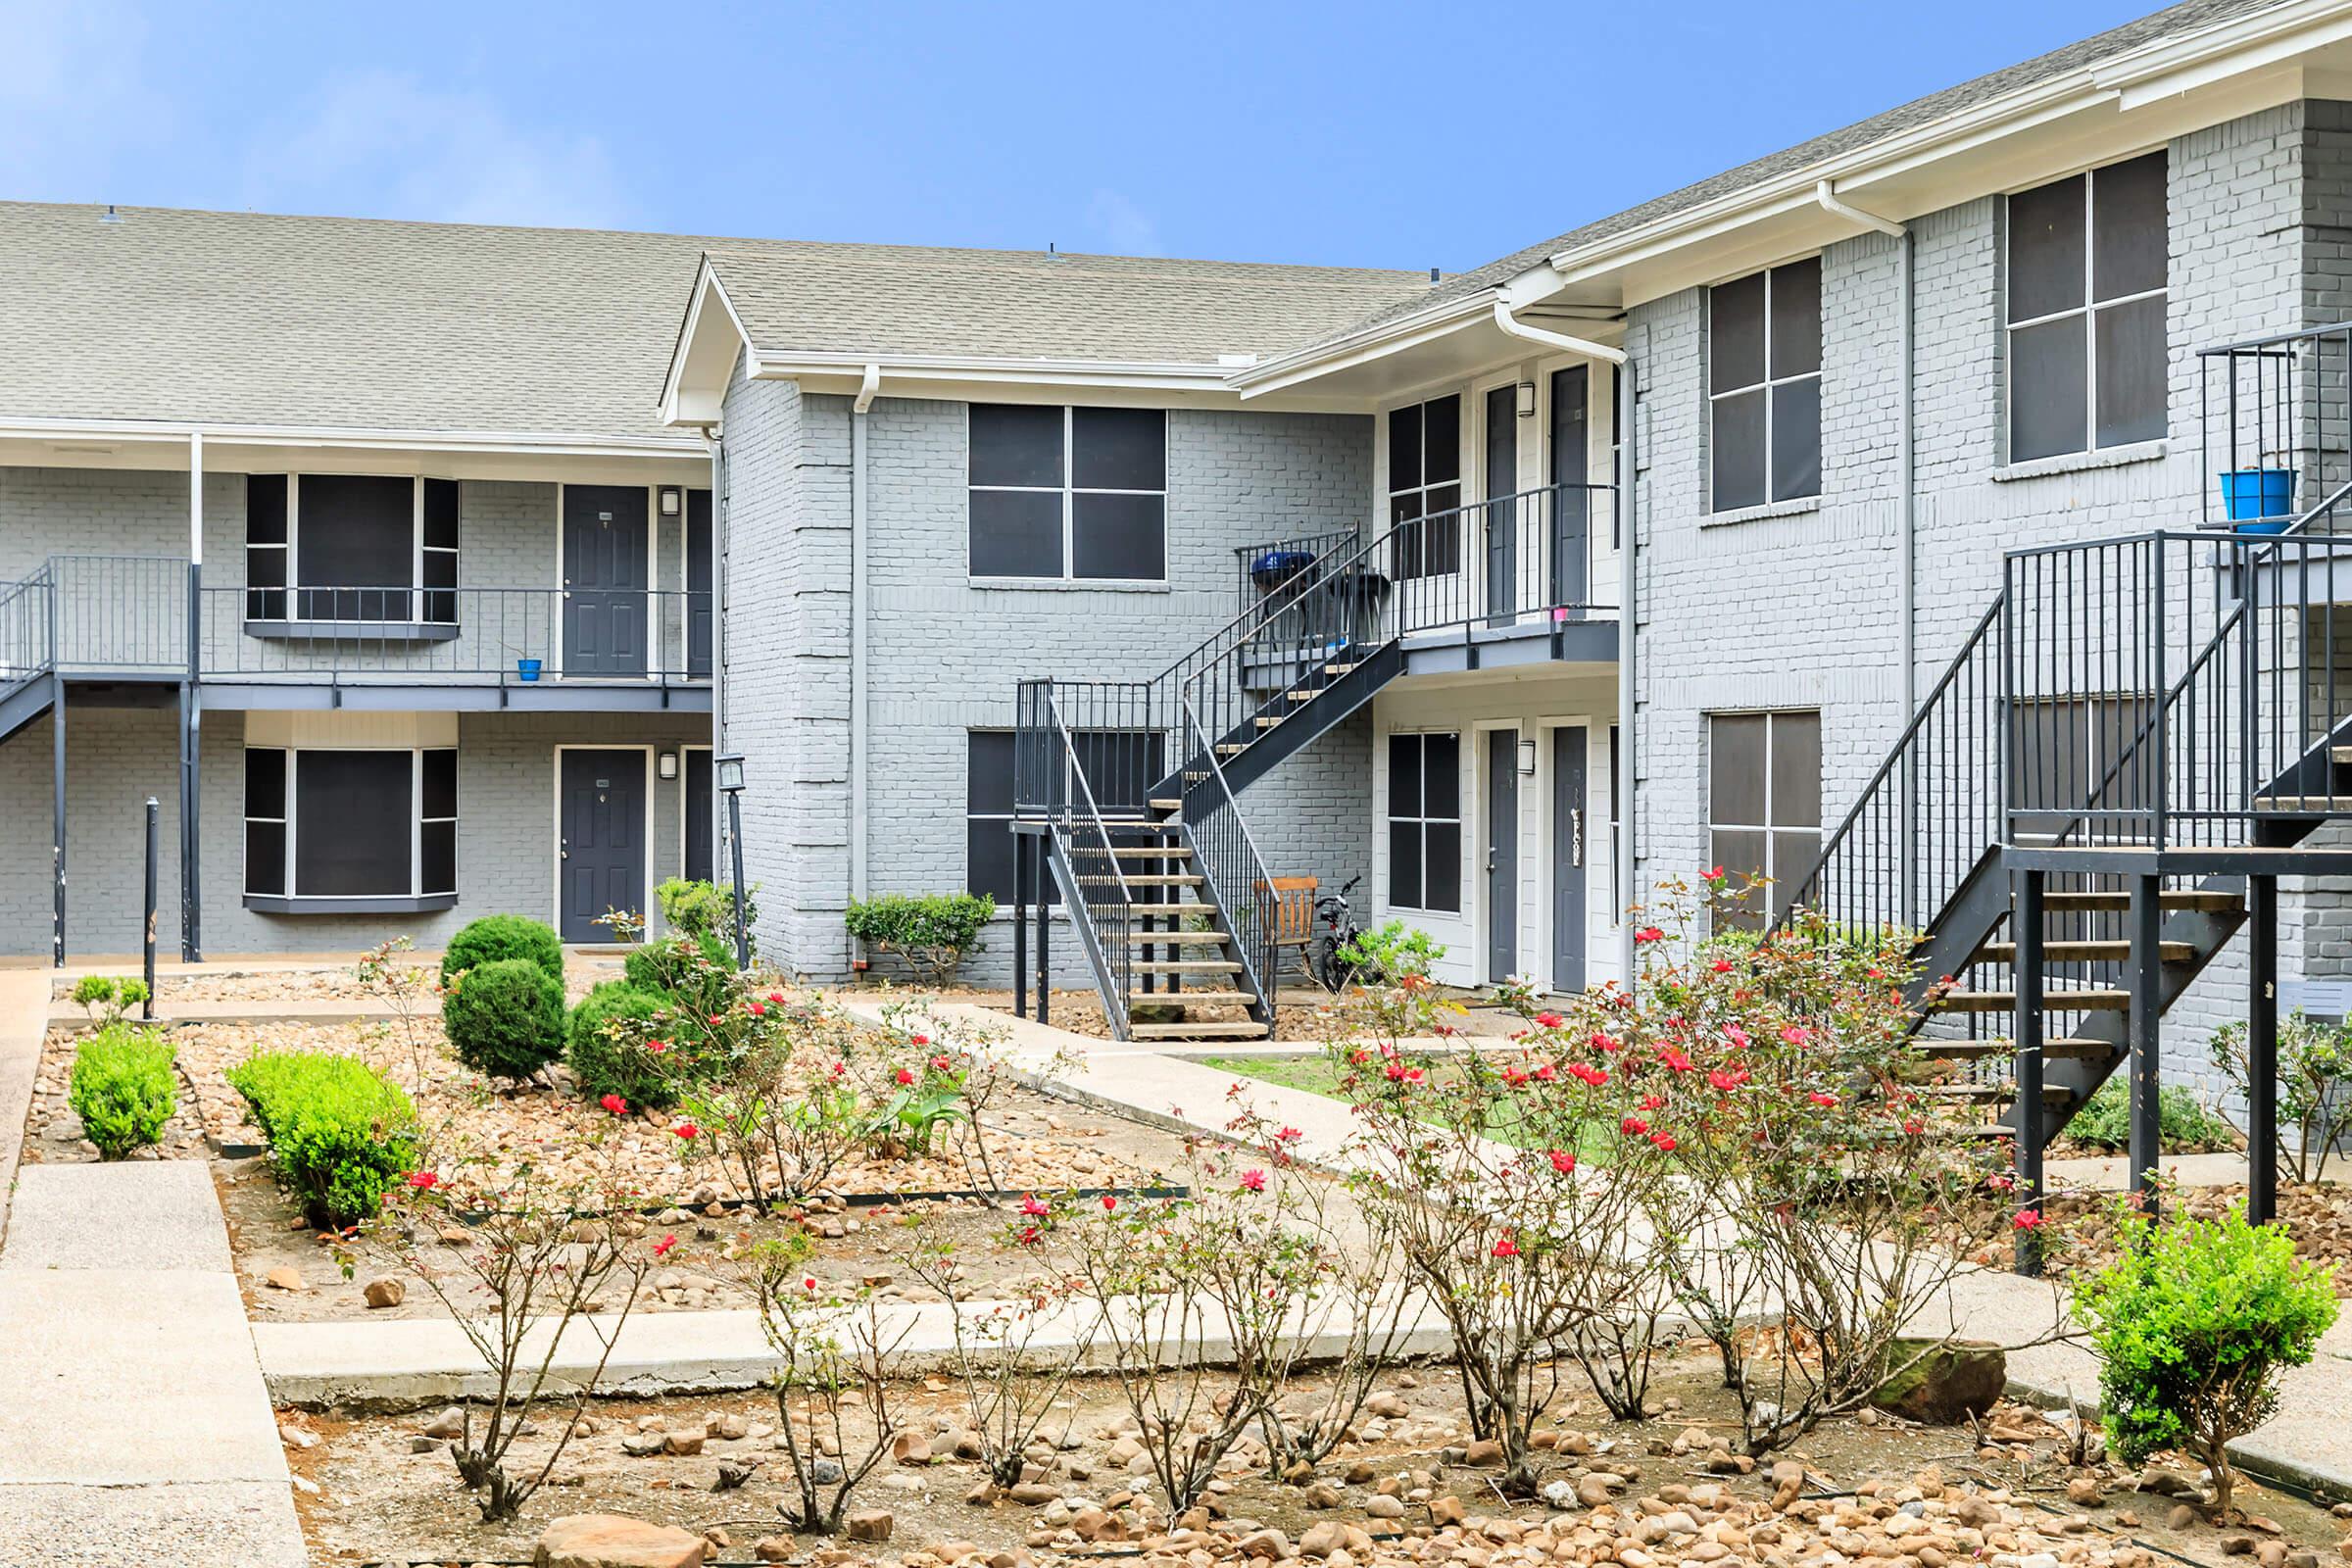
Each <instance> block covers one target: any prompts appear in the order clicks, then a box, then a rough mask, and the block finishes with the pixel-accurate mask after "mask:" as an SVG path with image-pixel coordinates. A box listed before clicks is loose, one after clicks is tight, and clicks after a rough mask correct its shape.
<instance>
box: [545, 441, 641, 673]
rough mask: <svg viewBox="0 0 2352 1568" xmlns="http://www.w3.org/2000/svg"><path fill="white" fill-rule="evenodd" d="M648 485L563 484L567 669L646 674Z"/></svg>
mask: <svg viewBox="0 0 2352 1568" xmlns="http://www.w3.org/2000/svg"><path fill="white" fill-rule="evenodd" d="M649 564H650V563H649V562H648V559H647V554H646V519H645V491H644V490H643V489H641V488H639V487H637V486H634V485H617V484H573V485H565V486H564V674H566V675H642V674H644V673H645V668H646V666H645V631H646V627H645V620H646V615H645V599H646V589H647V588H648V587H650V586H651V584H650V583H649V582H648V580H647V571H648V567H649Z"/></svg>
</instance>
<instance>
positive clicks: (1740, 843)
mask: <svg viewBox="0 0 2352 1568" xmlns="http://www.w3.org/2000/svg"><path fill="white" fill-rule="evenodd" d="M1707 842H1708V846H1709V848H1708V854H1707V863H1708V864H1709V865H1720V866H1722V867H1723V874H1724V875H1725V876H1727V877H1729V878H1731V880H1732V884H1733V886H1735V887H1737V886H1738V885H1739V884H1740V879H1741V878H1743V877H1750V876H1762V875H1763V874H1764V854H1765V844H1764V835H1763V834H1762V833H1761V832H1754V831H1750V830H1748V829H1746V828H1737V829H1734V828H1717V829H1716V830H1715V831H1714V832H1713V833H1711V834H1709V835H1708V837H1707Z"/></svg>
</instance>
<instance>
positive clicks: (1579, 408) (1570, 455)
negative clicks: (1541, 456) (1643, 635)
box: [1548, 365, 1593, 606]
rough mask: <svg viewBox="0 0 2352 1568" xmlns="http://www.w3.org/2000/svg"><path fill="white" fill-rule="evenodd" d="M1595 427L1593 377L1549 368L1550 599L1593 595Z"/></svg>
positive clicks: (1563, 601)
mask: <svg viewBox="0 0 2352 1568" xmlns="http://www.w3.org/2000/svg"><path fill="white" fill-rule="evenodd" d="M1591 429H1592V377H1591V375H1590V374H1589V373H1588V371H1587V369H1586V368H1585V367H1584V366H1581V365H1576V366H1571V367H1569V368H1567V369H1565V370H1554V371H1552V372H1551V482H1552V483H1553V484H1554V485H1557V486H1559V487H1560V488H1559V489H1558V490H1557V491H1556V492H1555V494H1554V495H1553V498H1552V510H1551V568H1550V571H1549V573H1548V576H1549V578H1550V588H1551V602H1552V603H1553V604H1555V605H1571V606H1582V605H1583V604H1585V603H1586V602H1587V601H1588V600H1590V599H1591V598H1592V597H1593V583H1592V551H1593V538H1592V535H1593V492H1592V491H1590V490H1587V489H1585V488H1583V486H1584V485H1585V484H1586V483H1588V482H1589V481H1590V480H1591V478H1592V468H1591V456H1590V454H1589V453H1588V451H1587V449H1586V439H1587V437H1588V435H1589V434H1590V432H1591Z"/></svg>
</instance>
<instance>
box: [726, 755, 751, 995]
mask: <svg viewBox="0 0 2352 1568" xmlns="http://www.w3.org/2000/svg"><path fill="white" fill-rule="evenodd" d="M727 852H728V858H730V859H731V860H732V861H733V862H734V870H735V967H736V968H738V969H749V968H750V967H751V966H752V934H751V932H750V931H748V930H746V929H745V928H744V923H743V791H741V790H729V791H727Z"/></svg>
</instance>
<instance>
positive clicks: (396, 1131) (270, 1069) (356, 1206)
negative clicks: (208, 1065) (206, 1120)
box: [228, 1051, 421, 1230]
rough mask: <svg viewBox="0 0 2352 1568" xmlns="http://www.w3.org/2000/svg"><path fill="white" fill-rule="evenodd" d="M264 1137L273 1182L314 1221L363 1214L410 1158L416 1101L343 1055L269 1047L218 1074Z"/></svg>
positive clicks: (338, 1223)
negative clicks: (223, 1076)
mask: <svg viewBox="0 0 2352 1568" xmlns="http://www.w3.org/2000/svg"><path fill="white" fill-rule="evenodd" d="M228 1083H229V1087H230V1088H232V1089H234V1090H235V1091H236V1092H237V1093H238V1094H240V1095H242V1096H244V1097H245V1103H246V1105H247V1106H248V1107H249V1108H250V1109H251V1110H252V1112H253V1119H254V1122H255V1123H256V1124H257V1125H258V1126H259V1127H260V1128H261V1129H262V1136H263V1137H264V1138H265V1139H267V1140H268V1141H269V1144H270V1165H271V1167H272V1168H273V1169H274V1170H275V1171H276V1173H277V1179H278V1180H279V1181H280V1182H282V1183H283V1184H284V1185H285V1187H286V1189H287V1190H288V1191H289V1192H291V1193H292V1194H293V1195H294V1198H295V1200H296V1201H298V1202H300V1203H301V1204H302V1211H303V1217H304V1218H305V1219H307V1220H309V1221H310V1222H311V1223H312V1224H314V1225H319V1226H327V1227H331V1228H334V1229H338V1230H339V1229H342V1228H343V1227H345V1226H350V1225H357V1224H359V1223H360V1222H361V1221H363V1220H366V1219H369V1218H371V1217H373V1215H374V1214H375V1211H376V1210H377V1209H378V1208H380V1207H382V1206H383V1201H384V1194H385V1193H386V1192H387V1191H389V1190H390V1189H391V1188H392V1187H393V1186H394V1185H396V1184H397V1183H398V1182H399V1181H400V1180H401V1179H402V1178H403V1177H404V1176H405V1175H407V1173H408V1172H409V1170H410V1169H411V1168H412V1167H414V1166H415V1164H416V1163H417V1152H418V1150H419V1148H420V1147H421V1140H420V1138H419V1136H418V1133H417V1108H416V1106H415V1105H413V1104H411V1103H410V1102H409V1097H408V1096H407V1095H406V1094H405V1093H403V1092H402V1091H401V1089H400V1087H399V1086H398V1085H396V1084H394V1083H393V1082H392V1081H391V1080H389V1079H387V1078H386V1077H384V1076H383V1074H381V1073H379V1072H377V1071H376V1070H375V1069H374V1068H372V1067H370V1066H368V1064H367V1063H366V1062H364V1061H361V1060H359V1059H358V1058H357V1057H353V1056H337V1055H332V1054H326V1053H323V1052H310V1051H275V1052H267V1053H265V1054H261V1055H258V1056H255V1057H253V1058H252V1059H251V1060H249V1061H247V1062H245V1063H244V1064H243V1065H242V1066H237V1067H232V1068H230V1069H229V1071H228Z"/></svg>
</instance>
